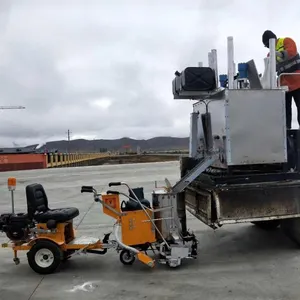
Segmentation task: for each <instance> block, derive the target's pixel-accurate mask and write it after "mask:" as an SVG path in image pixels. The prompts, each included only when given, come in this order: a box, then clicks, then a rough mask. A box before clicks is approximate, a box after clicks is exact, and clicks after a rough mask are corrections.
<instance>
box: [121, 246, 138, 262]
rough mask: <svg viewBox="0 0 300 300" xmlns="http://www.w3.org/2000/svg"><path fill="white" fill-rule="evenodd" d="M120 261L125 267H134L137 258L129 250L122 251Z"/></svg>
mask: <svg viewBox="0 0 300 300" xmlns="http://www.w3.org/2000/svg"><path fill="white" fill-rule="evenodd" d="M120 261H121V263H122V264H123V265H132V264H133V263H134V261H135V256H134V254H133V253H132V252H130V251H128V250H122V251H121V253H120Z"/></svg>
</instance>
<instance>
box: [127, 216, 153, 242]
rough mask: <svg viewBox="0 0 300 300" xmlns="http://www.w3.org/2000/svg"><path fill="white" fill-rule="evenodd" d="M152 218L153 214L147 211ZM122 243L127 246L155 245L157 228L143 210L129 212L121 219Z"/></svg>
mask: <svg viewBox="0 0 300 300" xmlns="http://www.w3.org/2000/svg"><path fill="white" fill-rule="evenodd" d="M147 212H148V214H149V215H150V217H151V218H152V212H151V211H149V210H148V211H147ZM121 223H122V242H123V243H124V244H126V245H130V246H133V245H140V244H145V243H154V242H155V241H156V239H155V228H154V227H153V225H152V223H151V222H150V220H149V218H148V216H147V215H146V214H145V212H144V211H143V210H136V211H128V212H126V215H124V216H122V218H121Z"/></svg>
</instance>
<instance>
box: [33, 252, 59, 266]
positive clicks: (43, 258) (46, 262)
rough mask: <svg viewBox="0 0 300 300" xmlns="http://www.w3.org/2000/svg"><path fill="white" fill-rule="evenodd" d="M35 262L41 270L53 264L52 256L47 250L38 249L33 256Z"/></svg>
mask: <svg viewBox="0 0 300 300" xmlns="http://www.w3.org/2000/svg"><path fill="white" fill-rule="evenodd" d="M35 262H36V264H37V265H38V266H39V267H41V268H48V267H50V266H51V265H52V264H53V262H54V255H53V253H52V252H51V251H50V250H49V249H40V250H39V251H37V253H36V254H35Z"/></svg>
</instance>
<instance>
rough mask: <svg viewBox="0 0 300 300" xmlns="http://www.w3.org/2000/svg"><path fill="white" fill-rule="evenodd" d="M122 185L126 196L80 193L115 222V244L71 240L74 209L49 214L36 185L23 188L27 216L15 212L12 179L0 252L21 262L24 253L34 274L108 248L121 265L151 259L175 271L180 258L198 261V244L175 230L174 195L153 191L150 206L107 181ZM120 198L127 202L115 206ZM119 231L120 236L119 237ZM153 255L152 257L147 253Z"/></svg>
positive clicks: (137, 192)
mask: <svg viewBox="0 0 300 300" xmlns="http://www.w3.org/2000/svg"><path fill="white" fill-rule="evenodd" d="M121 185H123V186H126V187H127V188H128V191H129V195H127V194H125V193H123V192H119V191H107V192H106V193H104V194H98V192H97V190H96V189H95V188H93V187H92V186H82V187H81V193H92V194H93V196H94V201H95V202H98V203H101V204H102V207H103V213H104V214H106V215H108V216H110V217H112V218H114V219H116V223H115V225H114V236H115V240H110V239H109V238H110V235H111V233H107V234H105V236H104V238H103V239H102V240H101V239H99V238H90V237H76V236H75V230H74V226H73V219H74V218H76V217H77V216H78V215H79V210H78V209H77V208H74V207H68V208H57V209H50V208H49V206H48V198H47V195H46V193H45V190H44V188H43V186H42V185H41V184H37V183H34V184H30V185H27V186H26V198H27V213H15V212H14V199H13V192H14V190H15V187H16V179H15V178H9V179H8V187H9V190H10V191H11V192H12V206H13V209H12V213H7V214H2V215H0V231H2V232H4V233H5V234H6V236H7V237H8V238H9V240H10V241H9V242H8V243H4V244H2V247H6V248H7V247H11V248H12V250H13V252H14V262H15V263H16V264H19V263H20V260H19V258H18V255H17V254H18V251H21V250H25V251H27V258H28V263H29V266H30V267H31V268H32V269H33V270H34V271H35V272H37V273H39V274H50V273H53V272H54V271H55V270H56V269H57V268H58V267H59V265H60V264H61V262H62V261H64V260H67V259H68V258H70V257H72V256H74V255H76V254H81V253H93V254H101V255H104V254H106V253H107V250H108V249H115V250H117V252H119V253H120V260H121V262H122V263H123V264H124V265H131V264H133V262H134V261H135V259H136V258H137V259H138V260H139V261H140V262H142V263H144V264H146V265H147V266H149V267H154V265H155V260H156V259H155V258H157V261H158V262H159V263H162V264H166V265H168V266H169V267H177V266H179V265H180V264H181V260H182V259H185V258H190V259H195V258H196V257H197V240H196V238H195V235H194V234H193V233H191V234H190V233H188V234H187V233H185V234H184V235H183V234H182V232H181V229H180V227H181V226H180V221H179V218H178V215H177V206H176V195H172V194H170V193H168V191H167V188H164V189H163V190H158V191H154V192H153V199H152V202H153V203H152V207H151V204H150V201H148V200H146V199H144V190H143V188H141V187H139V188H135V189H131V188H130V187H129V186H128V185H127V184H126V183H123V182H112V183H110V184H109V186H110V187H112V186H121ZM120 195H123V196H124V197H126V198H127V199H128V200H127V201H125V200H123V201H122V203H120ZM119 231H121V234H120V236H119ZM149 251H151V253H153V254H154V258H152V257H151V256H150V255H148V252H149Z"/></svg>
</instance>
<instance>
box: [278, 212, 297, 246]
mask: <svg viewBox="0 0 300 300" xmlns="http://www.w3.org/2000/svg"><path fill="white" fill-rule="evenodd" d="M280 227H281V229H282V231H283V233H284V234H285V235H286V236H287V237H288V238H290V239H291V240H292V241H293V242H294V243H296V244H298V245H299V246H300V218H292V219H285V220H282V221H281V225H280Z"/></svg>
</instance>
